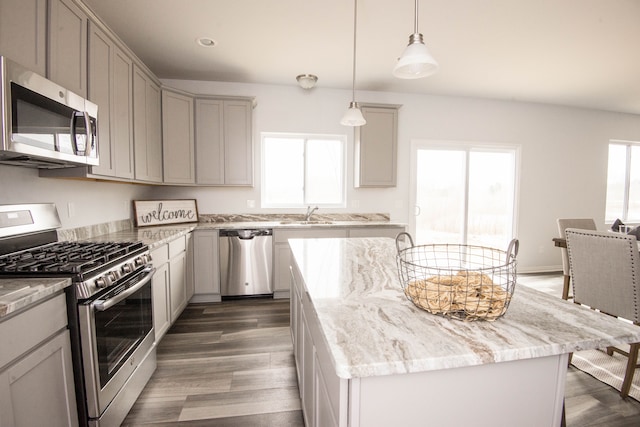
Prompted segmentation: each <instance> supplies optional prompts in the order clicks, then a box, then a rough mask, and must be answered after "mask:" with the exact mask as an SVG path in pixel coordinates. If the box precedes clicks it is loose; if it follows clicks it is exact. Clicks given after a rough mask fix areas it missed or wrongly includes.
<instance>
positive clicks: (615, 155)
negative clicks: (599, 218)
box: [605, 144, 640, 222]
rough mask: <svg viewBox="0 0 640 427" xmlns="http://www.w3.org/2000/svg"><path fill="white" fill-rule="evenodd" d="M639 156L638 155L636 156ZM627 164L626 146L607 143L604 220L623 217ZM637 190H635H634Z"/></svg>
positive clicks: (608, 220) (609, 220)
mask: <svg viewBox="0 0 640 427" xmlns="http://www.w3.org/2000/svg"><path fill="white" fill-rule="evenodd" d="M638 157H640V156H638ZM626 164H627V147H626V146H624V145H617V144H610V145H609V166H608V169H607V208H606V212H605V221H607V222H613V221H615V219H616V218H623V217H624V187H625V171H626V167H623V165H626ZM636 191H637V190H636Z"/></svg>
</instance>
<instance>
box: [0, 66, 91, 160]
mask: <svg viewBox="0 0 640 427" xmlns="http://www.w3.org/2000/svg"><path fill="white" fill-rule="evenodd" d="M0 73H1V74H2V76H1V80H0V99H1V102H2V104H1V105H0V109H1V113H2V115H1V117H0V119H1V120H2V134H1V135H0V139H1V141H0V142H1V144H0V163H7V164H12V165H23V166H31V167H38V168H47V169H54V168H64V167H74V166H81V165H85V166H86V165H98V133H97V120H98V106H97V105H95V104H93V103H92V102H90V101H88V100H86V99H84V98H82V97H81V96H79V95H77V94H75V93H73V92H71V91H68V90H66V89H65V88H63V87H62V86H59V85H57V84H56V83H54V82H52V81H50V80H48V79H46V78H45V77H42V76H41V75H38V74H36V73H34V72H33V71H31V70H28V69H27V68H24V67H22V66H21V65H19V64H17V63H15V62H13V61H11V60H10V59H8V58H6V57H4V56H0Z"/></svg>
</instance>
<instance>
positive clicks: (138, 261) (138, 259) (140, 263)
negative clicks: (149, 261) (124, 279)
mask: <svg viewBox="0 0 640 427" xmlns="http://www.w3.org/2000/svg"><path fill="white" fill-rule="evenodd" d="M135 263H136V267H140V266H141V265H144V264H145V260H144V257H143V256H139V257H138V258H136V260H135Z"/></svg>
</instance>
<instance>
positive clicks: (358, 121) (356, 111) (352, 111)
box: [340, 101, 367, 126]
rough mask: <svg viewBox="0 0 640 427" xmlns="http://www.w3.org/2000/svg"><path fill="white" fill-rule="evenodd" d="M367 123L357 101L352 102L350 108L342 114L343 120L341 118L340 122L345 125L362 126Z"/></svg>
mask: <svg viewBox="0 0 640 427" xmlns="http://www.w3.org/2000/svg"><path fill="white" fill-rule="evenodd" d="M366 123H367V121H366V120H365V119H364V116H363V115H362V111H360V106H359V105H358V103H357V102H355V101H352V102H350V103H349V108H348V109H347V111H345V113H344V116H342V120H340V124H341V125H344V126H362V125H364V124H366Z"/></svg>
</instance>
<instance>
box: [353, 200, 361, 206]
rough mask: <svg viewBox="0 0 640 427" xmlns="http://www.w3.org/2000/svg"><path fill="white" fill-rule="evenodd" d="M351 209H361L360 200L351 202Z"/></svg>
mask: <svg viewBox="0 0 640 427" xmlns="http://www.w3.org/2000/svg"><path fill="white" fill-rule="evenodd" d="M351 207H352V208H359V207H360V200H352V201H351Z"/></svg>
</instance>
